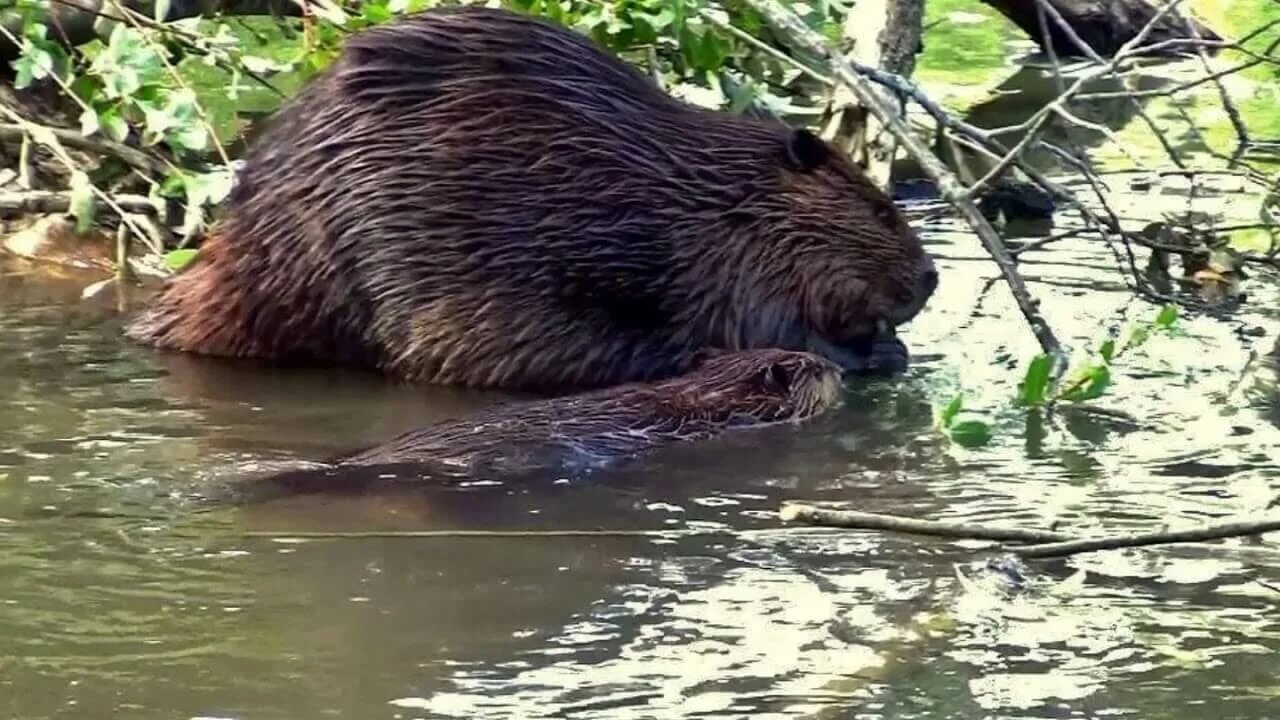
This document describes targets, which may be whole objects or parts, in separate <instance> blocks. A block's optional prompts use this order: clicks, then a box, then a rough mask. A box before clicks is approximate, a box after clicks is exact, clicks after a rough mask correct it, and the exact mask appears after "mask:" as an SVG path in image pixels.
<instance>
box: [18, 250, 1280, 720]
mask: <svg viewBox="0 0 1280 720" xmlns="http://www.w3.org/2000/svg"><path fill="white" fill-rule="evenodd" d="M928 238H929V242H930V246H931V249H932V250H933V251H934V252H935V253H936V254H937V256H938V257H939V259H940V265H941V267H942V271H943V283H942V286H941V290H940V295H939V296H938V297H937V299H936V300H935V301H934V302H932V303H931V305H930V307H929V308H928V310H927V311H926V312H925V313H924V315H923V316H922V317H921V318H920V319H919V320H918V321H917V322H915V323H913V324H912V325H911V326H910V329H909V333H908V335H909V342H910V344H911V345H912V347H913V348H914V349H915V350H916V352H917V354H918V357H917V362H916V365H915V366H914V368H913V369H912V370H911V371H910V373H909V374H907V375H906V376H905V377H902V378H899V379H895V380H890V381H877V382H857V383H851V385H850V387H849V392H848V395H847V399H846V403H845V408H844V409H843V410H842V411H840V412H838V413H835V414H834V415H831V416H828V417H825V418H822V419H820V420H819V421H817V422H815V423H812V424H810V425H807V426H804V427H801V428H794V429H770V430H768V431H766V432H762V433H758V434H752V433H746V434H740V435H738V436H736V437H732V438H729V439H727V440H724V441H719V442H714V443H709V444H706V445H702V446H698V447H685V448H679V449H675V450H672V451H670V452H665V453H662V454H659V455H657V456H654V457H653V458H651V459H649V460H646V461H644V462H641V463H637V464H635V465H632V466H629V467H624V468H619V469H617V470H612V471H607V472H600V473H597V474H596V475H594V476H592V477H589V478H585V479H578V480H574V481H572V482H568V483H557V482H555V481H554V480H553V479H550V478H549V479H548V480H547V482H545V483H530V484H523V485H520V486H511V485H503V484H477V485H474V486H471V487H453V488H438V487H427V488H421V489H420V490H415V491H413V492H404V493H400V494H397V495H379V496H376V497H368V496H345V497H329V498H311V499H306V500H296V499H295V500H289V501H287V502H279V503H271V504H267V505H264V506H259V507H252V508H240V509H231V508H223V507H214V508H210V507H208V506H207V505H206V504H204V503H201V502H200V495H201V494H202V492H204V491H206V490H207V489H208V488H210V487H213V486H215V485H217V484H218V483H220V482H225V481H227V480H229V479H234V478H236V477H241V476H245V475H249V474H253V473H261V472H264V471H265V470H266V469H269V468H270V467H275V466H281V465H285V464H287V463H289V462H291V461H294V460H297V459H308V458H319V457H323V456H325V455H327V454H329V453H331V452H335V451H339V450H345V449H348V448H351V447H353V446H357V445H360V444H362V443H366V442H374V441H377V440H379V439H382V438H385V437H387V436H388V435H390V434H391V433H393V432H395V431H397V430H399V429H402V428H406V427H409V426H412V425H415V424H418V423H421V422H423V421H426V420H429V419H432V418H437V417H441V416H445V415H451V414H457V413H461V412H465V411H466V410H467V409H468V408H470V407H474V406H477V405H479V404H483V403H486V402H489V401H491V400H492V398H491V397H487V396H484V395H480V394H470V393H465V392H457V391H446V390H440V389H430V388H411V387H404V386H396V385H393V384H390V383H385V382H383V381H381V380H379V379H377V378H374V377H370V376H366V375H361V374H355V373H337V372H307V371H280V370H271V369H267V368H255V367H252V366H245V365H233V364H228V363H223V362H218V361H210V360H201V359H196V358H188V357H174V356H167V355H162V354H157V353H154V352H151V351H149V350H146V349H142V348H138V347H134V346H132V345H130V344H128V343H127V342H126V341H124V340H123V339H122V338H121V336H120V332H119V325H120V323H119V319H118V318H116V317H115V316H114V315H113V314H111V313H109V312H105V311H98V310H95V309H93V308H91V307H88V306H86V305H85V304H83V303H79V302H78V301H77V300H76V296H77V293H78V290H79V286H78V285H74V284H68V285H67V286H66V287H61V286H58V285H55V284H50V283H47V282H43V283H31V282H28V281H24V280H23V279H22V278H21V277H14V276H10V277H8V279H6V281H5V283H4V284H3V285H0V405H2V406H3V408H4V411H3V413H0V716H2V717H12V718H53V717H57V718H72V717H77V718H80V717H128V718H140V719H146V718H195V717H202V718H244V719H246V720H249V719H253V720H261V719H273V718H281V719H283V718H305V717H343V718H362V719H363V718H417V717H423V718H445V717H459V718H476V717H484V718H501V717H509V718H535V717H575V718H655V717H748V716H750V717H860V718H882V717H883V718H917V717H918V718H975V717H1010V718H1033V717H1034V718H1040V717H1113V716H1123V717H1142V718H1175V717H1176V718H1203V717H1215V718H1217V717H1222V718H1266V717H1277V716H1280V591H1277V590H1276V589H1275V588H1280V544H1278V543H1277V538H1272V539H1270V540H1256V539H1253V540H1234V541H1228V542H1224V543H1218V544H1207V545H1199V546H1179V547H1165V548H1158V549H1150V550H1142V551H1116V552H1107V553H1097V554H1093V555H1087V556H1080V557H1076V558H1074V559H1070V560H1066V561H1052V562H1049V561H1045V562H1036V563H1034V564H1032V565H1030V567H1029V568H1028V569H1027V572H1028V576H1029V581H1030V583H1029V587H1028V588H1026V589H1025V590H1023V591H1021V592H1018V593H1015V594H1008V593H1007V592H1006V591H1005V590H1004V589H1003V588H1001V587H1000V586H996V585H994V584H992V583H991V582H989V581H988V577H989V576H988V574H986V573H984V572H982V567H983V563H984V562H985V560H986V559H987V557H989V552H988V551H987V550H984V549H983V548H982V547H981V546H978V545H971V544H970V545H966V544H953V543H949V542H943V541H935V540H929V539H918V538H907V537H903V536H897V535H886V534H878V533H867V532H839V531H834V532H824V531H817V530H804V529H789V530H785V531H779V530H777V529H776V528H777V527H778V523H777V521H776V518H775V515H774V513H775V512H776V510H777V508H778V506H779V503H780V502H781V501H783V500H786V499H806V500H824V501H831V500H840V501H848V502H851V503H852V504H853V505H854V506H855V507H858V508H860V509H864V510H871V511H879V512H888V513H897V514H903V515H912V516H921V517H931V518H939V519H951V520H961V519H962V520H969V521H974V522H994V523H1007V524H1016V525H1023V526H1027V527H1044V526H1047V525H1048V524H1049V523H1050V522H1053V521H1058V522H1061V523H1062V525H1063V527H1064V528H1069V529H1071V530H1072V531H1078V532H1083V533H1088V532H1092V531H1097V530H1099V529H1103V528H1105V529H1108V530H1122V529H1136V528H1146V527H1150V526H1152V525H1156V524H1160V523H1165V522H1168V523H1175V524H1177V523H1187V522H1199V521H1205V520H1207V519H1210V518H1214V517H1220V516H1228V515H1236V514H1241V513H1248V512H1253V511H1257V510H1260V509H1262V508H1264V507H1265V506H1266V505H1267V504H1268V503H1269V502H1271V501H1272V499H1273V498H1274V497H1276V496H1277V494H1280V460H1277V458H1278V457H1280V397H1278V395H1277V390H1276V375H1277V370H1276V368H1275V367H1274V360H1270V361H1269V360H1268V359H1267V357H1266V353H1267V352H1268V351H1269V350H1270V349H1271V347H1272V345H1273V344H1274V343H1275V337H1276V330H1277V326H1278V325H1280V310H1278V308H1280V300H1278V299H1277V295H1278V294H1280V293H1278V292H1277V290H1278V289H1280V282H1278V281H1277V278H1275V277H1274V276H1272V277H1266V276H1265V274H1264V275H1263V276H1261V277H1257V276H1256V277H1255V278H1254V280H1253V281H1252V283H1251V285H1250V286H1249V289H1250V290H1251V291H1252V293H1253V295H1252V299H1251V301H1250V303H1249V304H1248V305H1247V306H1246V308H1245V309H1244V310H1242V311H1240V312H1238V313H1236V314H1234V315H1231V316H1229V317H1226V318H1217V319H1214V318H1207V317H1200V318H1188V319H1186V320H1185V321H1183V323H1182V329H1183V330H1184V331H1185V332H1184V334H1183V335H1181V336H1176V337H1159V338H1155V339H1153V340H1152V341H1151V342H1150V343H1149V344H1148V345H1147V346H1145V347H1144V348H1143V349H1140V350H1139V351H1136V352H1135V353H1134V354H1133V355H1132V356H1129V357H1128V358H1126V361H1125V362H1124V363H1122V364H1121V366H1120V367H1121V369H1120V370H1119V372H1118V375H1117V378H1116V386H1115V390H1114V392H1113V393H1112V394H1110V395H1109V396H1108V397H1107V398H1105V399H1103V400H1101V401H1099V402H1098V403H1097V405H1099V406H1100V407H1102V408H1104V409H1105V408H1110V409H1112V410H1121V409H1122V410H1123V411H1124V413H1127V414H1128V416H1129V417H1127V418H1125V417H1120V416H1117V415H1115V414H1114V413H1112V414H1101V413H1085V412H1079V411H1074V412H1064V413H1062V414H1060V415H1059V416H1058V417H1056V418H1055V419H1053V420H1052V421H1050V422H1046V423H1044V424H1043V425H1034V426H1031V425H1027V422H1028V421H1027V420H1026V418H1025V416H1024V415H1021V414H1019V413H1016V412H1010V411H1009V410H1008V409H1007V403H1008V399H1009V398H1010V397H1011V396H1012V394H1013V384H1014V383H1015V382H1016V380H1017V377H1018V372H1017V371H1016V369H1015V368H1017V367H1018V366H1019V365H1020V364H1021V363H1022V362H1023V361H1025V359H1027V358H1029V357H1030V356H1031V355H1032V354H1034V351H1035V348H1034V345H1033V343H1032V340H1031V339H1030V336H1029V334H1028V333H1027V332H1026V331H1025V330H1024V329H1023V327H1022V325H1021V324H1020V321H1018V320H1017V316H1016V311H1015V309H1014V306H1013V304H1012V302H1011V300H1009V298H1008V296H1007V293H1006V292H1005V291H1004V289H1003V287H1002V286H1000V285H995V286H994V287H991V284H992V283H991V282H990V281H991V278H992V276H993V266H992V265H991V264H990V263H989V262H988V261H986V260H984V259H982V257H983V256H982V252H981V249H980V248H979V247H978V245H977V244H976V242H975V241H974V240H973V239H972V238H971V237H969V236H968V235H967V234H965V233H960V232H954V231H950V230H948V228H947V227H946V226H939V227H935V228H933V229H932V230H930V231H929V232H928ZM1114 266H1115V260H1114V257H1113V256H1112V254H1111V253H1110V252H1109V251H1108V250H1106V249H1105V247H1102V246H1099V245H1091V244H1088V243H1078V244H1075V245H1072V244H1069V243H1066V242H1064V243H1061V244H1059V245H1057V246H1054V248H1053V249H1051V250H1046V251H1043V252H1040V253H1038V254H1037V255H1035V256H1034V257H1030V256H1029V257H1028V261H1027V262H1026V264H1025V265H1024V271H1025V272H1026V273H1027V275H1028V276H1029V278H1030V279H1031V281H1032V286H1033V289H1034V290H1035V291H1036V292H1037V293H1038V294H1039V295H1041V296H1042V297H1044V298H1045V300H1046V307H1047V309H1048V310H1049V312H1050V318H1051V320H1052V321H1053V322H1054V324H1055V326H1056V327H1057V328H1058V329H1059V332H1060V333H1062V334H1063V335H1064V336H1065V337H1067V338H1070V339H1071V340H1073V341H1075V342H1077V343H1084V344H1090V343H1096V341H1097V340H1099V339H1101V337H1102V334H1103V332H1104V331H1105V329H1106V328H1108V327H1112V326H1117V325H1119V324H1122V323H1123V322H1124V321H1125V320H1126V318H1131V319H1135V320H1140V319H1146V318H1149V317H1150V316H1151V315H1153V314H1154V309H1153V308H1152V306H1149V305H1145V304H1142V303H1135V302H1133V301H1132V300H1130V296H1129V294H1128V292H1127V291H1125V290H1123V288H1122V286H1121V285H1120V284H1119V276H1118V275H1117V274H1116V273H1115V270H1114ZM1258 328H1260V329H1261V331H1262V332H1264V333H1265V335H1264V336H1263V337H1261V338H1255V337H1253V336H1252V335H1251V333H1254V332H1258V330H1257V329H1258ZM1251 351H1254V352H1255V355H1254V356H1251V354H1250V353H1251ZM1269 362H1270V363H1272V364H1270V365H1269V364H1268V363H1269ZM957 387H963V388H964V389H965V390H966V391H968V392H969V395H970V403H971V404H972V405H974V406H976V407H981V408H986V409H990V410H994V411H996V412H995V416H996V417H997V418H1003V420H1001V422H1000V423H998V428H997V435H996V438H995V440H994V441H993V443H992V444H991V445H989V446H987V447H985V448H982V449H978V450H964V449H961V448H959V447H957V446H954V445H951V444H949V443H948V442H947V441H946V440H945V439H944V438H942V437H941V436H940V435H938V434H937V433H936V432H935V431H934V430H933V429H932V427H931V423H932V418H931V406H930V403H931V402H934V403H936V402H941V401H945V400H946V399H948V398H949V397H950V396H951V394H952V393H953V392H954V390H955V389H956V388H957ZM456 529H466V530H496V531H530V532H529V534H527V535H526V536H512V535H496V536H492V537H457V536H455V537H448V536H435V537H417V538H414V537H403V536H401V537H395V536H391V537H374V536H365V537H355V536H334V537H329V538H325V539H309V540H299V539H297V538H293V539H290V537H289V533H301V532H302V531H309V532H320V531H325V532H329V533H332V534H335V535H336V534H339V533H342V532H346V533H352V532H357V531H358V532H365V533H368V532H370V531H375V530H380V531H405V530H417V531H421V530H456ZM661 529H670V530H683V531H697V532H689V533H687V534H683V535H681V534H672V535H671V536H670V537H653V536H645V535H642V534H634V533H633V534H625V533H622V532H615V533H614V534H612V535H609V534H602V535H599V536H594V537H581V536H579V537H563V536H554V535H542V536H539V535H538V534H537V533H538V531H550V530H604V531H637V530H661ZM1081 572H1083V573H1084V574H1083V575H1081V574H1080V573H1081ZM961 577H966V578H969V579H970V580H971V582H964V581H962V580H961V579H960V578H961ZM1268 585H1269V586H1270V587H1268Z"/></svg>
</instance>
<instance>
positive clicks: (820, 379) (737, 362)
mask: <svg viewBox="0 0 1280 720" xmlns="http://www.w3.org/2000/svg"><path fill="white" fill-rule="evenodd" d="M840 375H841V371H840V368H839V367H838V366H837V365H835V364H833V363H831V362H830V361H828V360H826V359H824V358H821V357H818V356H816V355H811V354H809V353H803V352H792V351H787V350H769V349H766V350H745V351H739V352H727V353H717V354H713V355H711V356H709V357H708V358H707V359H706V360H705V361H703V362H702V364H701V365H699V366H698V367H697V368H696V369H695V370H693V371H692V372H689V373H687V374H684V375H680V376H678V377H674V378H669V379H667V380H661V381H658V382H653V383H633V384H627V385H619V386H616V387H613V388H609V389H606V390H597V391H595V392H590V393H583V394H578V395H569V396H565V397H559V398H553V399H548V400H537V401H527V402H513V403H508V404H504V405H498V406H495V407H492V408H489V409H487V410H485V411H483V412H482V413H481V414H479V415H477V416H475V417H470V418H463V419H457V420H447V421H443V422H438V423H434V424H431V425H428V426H426V427H423V428H419V429H416V430H411V431H409V432H406V433H404V434H402V435H400V436H399V437H396V438H394V439H392V440H390V441H388V442H386V443H383V444H381V445H378V446H377V447H373V448H369V449H366V450H361V451H359V452H355V453H352V454H349V455H344V456H341V457H338V458H335V459H334V460H332V461H331V462H330V463H329V465H328V467H327V468H321V469H308V470H305V471H293V472H287V473H282V474H280V475H275V476H271V477H267V478H262V479H259V480H254V481H251V482H250V483H249V484H248V485H246V486H244V487H243V488H242V489H243V490H245V491H246V492H247V493H248V494H249V495H251V496H253V497H254V498H256V499H261V498H263V497H270V496H273V495H277V494H290V493H299V492H303V493H305V492H325V491H342V490H352V489H359V488H352V487H348V484H349V483H350V482H363V480H360V479H359V478H360V477H363V478H364V480H368V479H370V476H368V475H364V476H360V475H359V474H358V473H357V474H356V475H348V474H347V473H349V472H350V471H352V470H356V469H359V468H362V467H388V468H390V467H392V466H410V467H409V468H408V469H409V470H410V477H412V478H413V479H419V478H428V479H432V480H451V479H466V480H476V479H501V478H504V477H513V476H519V475H523V474H528V473H536V472H539V471H550V472H573V471H575V470H584V469H590V468H594V467H599V466H603V465H607V464H610V463H612V462H615V461H618V460H621V459H625V458H630V457H635V456H637V455H640V454H642V453H645V452H648V451H650V450H654V449H656V448H659V447H663V446H666V445H672V444H675V443H680V442H688V441H693V440H706V439H709V438H712V437H715V436H717V435H719V434H721V433H724V432H727V431H732V430H740V429H747V428H757V427H762V426H766V425H773V424H778V423H793V422H800V421H803V420H807V419H809V418H812V417H814V416H816V415H818V414H820V413H822V412H824V411H826V410H828V409H829V408H831V407H833V406H834V405H835V404H836V403H837V401H838V398H839V391H840ZM353 478H354V479H353Z"/></svg>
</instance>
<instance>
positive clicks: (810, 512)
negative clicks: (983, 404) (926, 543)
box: [780, 504, 1280, 558]
mask: <svg viewBox="0 0 1280 720" xmlns="http://www.w3.org/2000/svg"><path fill="white" fill-rule="evenodd" d="M780 515H781V517H782V520H783V521H784V522H801V523H805V524H808V525H815V526H819V527H835V528H845V529H851V530H886V531H890V532H901V533H907V534H911V535H928V536H933V537H948V538H956V539H966V540H992V541H996V542H1002V543H1010V542H1022V543H1025V542H1030V543H1035V544H1030V545H1007V544H1006V545H1005V546H1004V549H1005V550H1008V551H1009V552H1012V553H1014V554H1016V555H1020V556H1022V557H1025V558H1052V557H1065V556H1067V555H1076V554H1079V553H1086V552H1094V551H1097V550H1117V549H1120V548H1133V547H1147V546H1151V545H1171V544H1175V543H1191V542H1205V541H1208V540H1222V539H1224V538H1231V537H1243V536H1248V535H1261V534H1263V533H1269V532H1276V531H1280V517H1278V516H1275V515H1271V516H1268V517H1262V518H1258V519H1254V520H1229V521H1225V522H1221V523H1211V524H1208V525H1201V526H1200V527H1194V528H1183V529H1179V530H1161V531H1155V532H1145V533H1130V534H1123V535H1104V536H1101V537H1094V538H1082V537H1076V536H1072V535H1069V534H1066V533H1059V532H1052V531H1046V530H1031V529H1022V528H1009V527H991V526H988V525H976V524H972V523H948V522H938V521H934V520H919V519H916V518H907V517H900V516H897V515H881V514H878V513H865V512H858V511H854V510H833V509H829V508H820V507H815V506H812V505H803V504H788V505H784V506H783V507H782V511H781V512H780Z"/></svg>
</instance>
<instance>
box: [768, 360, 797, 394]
mask: <svg viewBox="0 0 1280 720" xmlns="http://www.w3.org/2000/svg"><path fill="white" fill-rule="evenodd" d="M765 379H766V380H767V381H768V383H769V385H770V386H772V387H775V388H777V389H779V390H786V389H788V388H790V387H791V371H790V370H788V369H787V368H785V367H783V366H782V365H770V366H769V369H768V371H766V373H765Z"/></svg>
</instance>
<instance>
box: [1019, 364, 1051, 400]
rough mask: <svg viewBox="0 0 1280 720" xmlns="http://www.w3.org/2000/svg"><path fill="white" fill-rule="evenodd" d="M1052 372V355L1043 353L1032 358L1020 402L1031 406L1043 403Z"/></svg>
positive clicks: (1020, 394) (1023, 382) (1022, 386)
mask: <svg viewBox="0 0 1280 720" xmlns="http://www.w3.org/2000/svg"><path fill="white" fill-rule="evenodd" d="M1052 372H1053V357H1052V356H1050V355H1049V354H1047V353H1042V354H1040V355H1037V356H1035V357H1034V358H1032V360H1031V364H1030V365H1028V366H1027V372H1026V374H1025V375H1024V376H1023V378H1022V384H1021V386H1020V389H1019V394H1018V402H1019V403H1021V404H1022V405H1029V406H1031V407H1035V406H1037V405H1043V404H1044V401H1045V399H1046V398H1047V396H1048V391H1049V379H1050V375H1051V374H1052Z"/></svg>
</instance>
